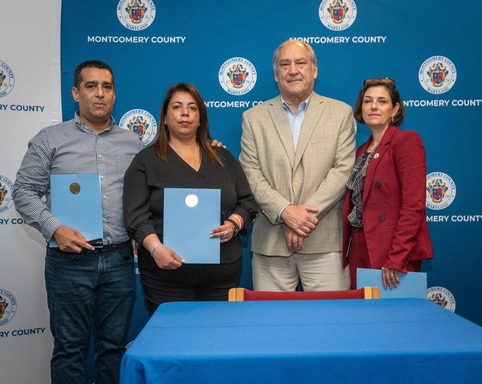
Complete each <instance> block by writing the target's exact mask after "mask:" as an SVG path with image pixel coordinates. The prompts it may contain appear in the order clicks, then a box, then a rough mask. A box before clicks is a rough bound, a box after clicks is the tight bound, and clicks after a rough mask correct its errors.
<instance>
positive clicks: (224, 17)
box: [0, 0, 482, 383]
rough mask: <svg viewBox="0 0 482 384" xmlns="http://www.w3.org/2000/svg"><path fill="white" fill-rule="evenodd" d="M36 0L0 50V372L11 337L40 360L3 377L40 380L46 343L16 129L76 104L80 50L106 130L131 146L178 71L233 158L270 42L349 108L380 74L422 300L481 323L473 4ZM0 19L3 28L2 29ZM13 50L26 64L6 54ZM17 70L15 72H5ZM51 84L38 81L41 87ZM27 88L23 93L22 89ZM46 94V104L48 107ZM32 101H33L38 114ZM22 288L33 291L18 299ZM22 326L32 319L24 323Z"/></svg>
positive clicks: (268, 90) (481, 124)
mask: <svg viewBox="0 0 482 384" xmlns="http://www.w3.org/2000/svg"><path fill="white" fill-rule="evenodd" d="M49 2H50V3H51V4H50V5H51V6H52V8H56V7H57V8H56V9H57V10H58V11H57V15H61V18H60V22H58V21H57V22H56V21H55V20H56V18H55V17H54V19H53V20H52V17H51V14H50V12H51V9H49V10H48V11H46V10H45V7H47V8H49V7H48V6H47V4H45V5H44V6H41V5H35V8H38V12H45V13H46V16H47V18H48V17H50V18H51V19H50V20H52V21H51V22H50V24H49V28H47V29H45V28H44V27H43V26H42V24H39V23H40V20H41V18H40V17H38V16H35V15H38V13H35V14H32V16H31V22H30V23H28V24H26V26H25V28H27V29H28V30H29V31H30V32H29V33H28V34H26V37H25V38H24V40H25V41H28V42H29V44H30V45H31V46H32V47H31V48H32V49H30V50H29V49H28V47H27V46H25V45H24V41H22V42H21V44H20V43H19V44H18V47H17V50H15V49H14V47H13V46H12V47H11V48H10V49H9V50H7V51H5V50H4V49H3V48H2V49H1V51H0V121H1V122H2V136H3V137H7V139H8V140H7V141H5V140H4V139H2V143H1V144H0V145H1V147H0V148H1V152H0V156H1V160H2V161H1V163H0V197H1V200H0V237H1V244H3V245H2V246H1V248H3V249H4V250H6V251H8V252H6V253H7V255H6V256H5V257H4V256H3V252H2V267H0V273H1V275H0V276H1V278H0V310H1V311H0V342H1V343H2V344H1V345H2V348H1V350H0V357H1V358H0V366H1V367H2V368H1V371H2V374H3V373H4V372H5V369H4V364H5V368H8V366H7V365H6V364H7V363H6V362H7V361H8V362H11V363H12V364H18V363H16V361H17V360H18V359H19V356H22V352H21V349H22V348H24V349H28V348H29V346H31V345H33V344H35V343H41V344H42V345H43V348H44V349H45V353H44V355H46V358H44V361H43V362H42V364H43V365H42V367H44V366H45V365H47V366H46V367H45V368H42V370H43V371H42V375H43V376H42V375H40V376H41V377H40V378H39V375H38V373H37V375H36V378H35V379H34V380H33V381H29V379H27V378H25V377H28V376H25V375H28V374H27V373H24V372H20V373H15V374H14V373H10V376H8V377H9V378H11V379H12V380H13V381H11V382H16V383H23V382H25V383H27V382H28V383H31V382H35V383H43V382H45V383H47V382H48V357H49V354H50V348H51V341H47V342H46V340H45V339H41V338H40V335H39V334H42V337H44V338H46V337H48V333H49V331H48V313H47V312H46V306H45V292H44V287H43V252H44V251H43V248H42V247H43V243H42V240H41V239H40V238H39V236H38V234H36V233H35V232H34V231H32V230H30V229H28V228H27V226H26V225H25V224H22V222H21V219H20V218H19V215H18V214H17V213H16V212H15V209H14V208H13V207H12V205H13V204H12V201H11V189H12V188H13V182H14V180H15V172H16V170H17V169H18V166H19V164H20V161H21V157H22V156H23V153H24V152H25V150H26V143H27V141H28V139H29V138H30V137H32V136H33V135H34V134H35V133H36V132H37V131H38V130H39V129H40V128H42V127H43V126H46V125H48V124H50V122H55V121H58V120H59V119H60V117H59V115H58V114H56V113H54V112H53V111H54V110H55V106H58V107H59V109H60V107H61V110H60V111H61V115H60V116H62V118H63V119H64V120H67V119H70V118H72V117H73V114H74V112H75V110H76V107H77V105H76V103H74V102H73V100H72V96H71V87H72V76H73V70H74V68H75V66H76V65H77V64H78V63H80V62H81V61H84V60H88V59H100V60H103V61H105V62H107V63H109V64H110V65H111V66H112V68H113V70H114V73H115V80H116V93H117V98H116V104H115V107H114V117H115V119H116V121H117V122H118V124H119V125H120V126H121V127H123V128H125V129H132V130H134V131H136V132H138V133H139V134H140V135H142V137H143V140H144V141H145V143H146V144H149V143H150V142H152V140H153V139H154V138H155V136H156V132H157V127H158V124H159V121H158V118H159V108H160V105H161V103H162V100H163V97H164V94H165V92H166V90H167V88H168V87H170V86H171V85H173V84H175V83H178V82H181V81H183V82H190V83H192V84H194V85H195V86H196V87H197V88H198V89H199V90H200V91H201V93H202V95H203V97H204V99H205V102H206V105H207V107H208V113H209V119H210V125H211V131H212V135H213V137H215V138H216V139H218V140H220V141H222V142H223V143H224V144H226V146H227V147H228V149H229V150H230V151H231V152H232V153H233V154H234V155H236V156H237V155H238V154H239V151H240V136H241V114H242V112H243V111H245V110H246V109H248V108H250V107H252V106H254V105H256V104H259V103H262V102H263V101H264V100H267V99H269V98H272V97H273V96H275V95H277V94H278V90H277V86H276V83H275V82H274V78H273V68H272V56H273V52H274V50H275V48H276V47H277V46H278V45H279V44H280V43H281V42H283V41H284V40H287V39H290V38H291V39H299V40H302V41H305V42H308V43H310V44H311V45H312V46H313V48H314V50H315V52H316V54H317V57H318V61H319V76H318V79H317V81H316V85H315V90H316V91H317V92H318V93H320V94H322V95H326V96H329V97H333V98H337V99H340V100H343V101H345V102H346V103H348V104H350V105H352V106H353V105H354V102H355V99H356V97H357V94H358V91H359V89H360V88H361V86H362V84H363V80H364V79H366V78H373V77H390V78H394V79H395V80H396V84H397V87H398V89H399V91H400V93H401V96H402V98H403V100H404V103H405V106H406V108H407V113H406V119H405V121H404V123H403V125H402V127H401V128H402V129H403V128H405V129H412V130H416V131H418V132H419V133H420V135H421V137H422V139H423V141H424V143H425V147H426V152H427V185H426V186H427V200H426V206H427V220H428V222H429V229H430V232H431V236H432V240H433V245H434V251H435V258H434V259H433V260H431V261H429V262H425V264H424V265H423V271H425V272H427V277H428V291H427V298H428V299H430V300H433V301H435V302H437V303H438V304H440V305H442V306H444V307H445V308H447V310H451V311H454V312H456V313H457V314H459V315H461V316H463V317H465V318H467V319H469V320H471V321H473V322H475V323H478V324H480V325H482V309H481V304H482V300H481V299H480V295H479V294H478V291H479V289H480V284H481V283H480V280H481V272H482V255H481V252H480V251H479V248H480V244H481V237H482V230H481V229H482V211H481V208H480V207H481V204H480V202H479V201H480V199H479V191H481V190H482V181H481V178H480V175H479V173H480V167H481V164H482V155H481V154H482V151H481V149H480V145H481V143H482V94H481V91H480V89H481V87H480V86H479V84H478V80H477V79H478V77H479V61H478V55H479V54H480V48H481V47H482V23H481V22H480V20H478V18H479V17H480V15H482V3H480V2H471V3H458V2H453V1H448V0H441V1H438V2H420V1H415V0H405V1H393V0H371V1H361V0H357V1H355V0H322V1H321V0H295V1H294V0H278V1H260V0H256V1H255V0H245V1H243V2H220V1H215V0H205V1H194V0H185V1H183V0H180V1H176V2H174V1H167V0H163V1H161V0H119V1H117V0H112V1H108V2H107V1H106V2H99V1H95V0H84V1H82V2H78V1H67V0H64V1H60V0H49ZM20 3H28V1H25V0H22V1H20ZM60 5H61V10H60ZM0 8H4V10H5V11H6V5H1V4H0ZM27 13H28V12H27V10H25V14H27ZM32 13H33V12H32ZM54 15H55V12H54ZM14 22H17V21H16V20H12V21H11V23H12V25H13V24H14ZM2 23H3V22H2ZM55 23H57V24H55ZM56 25H57V26H58V29H55V26H56ZM1 28H2V30H1V32H2V36H4V38H6V37H7V36H8V34H9V33H10V32H9V31H7V30H4V28H6V27H4V26H2V27H1ZM12 28H13V27H12ZM52 29H53V30H54V31H52ZM37 30H38V31H37ZM45 30H47V31H48V33H49V36H52V35H53V34H55V32H56V31H60V35H59V38H58V39H60V43H59V44H58V46H59V47H60V49H58V53H59V56H58V57H56V56H55V54H52V52H54V53H55V52H56V51H55V47H53V48H54V49H53V50H50V51H49V52H48V54H49V55H50V56H48V58H46V59H45V60H50V61H49V62H47V63H43V62H42V60H43V59H40V57H38V55H37V52H38V51H40V50H42V48H45V50H47V49H49V45H52V44H53V43H52V39H46V41H45V42H37V43H35V40H36V39H38V38H37V37H36V36H37V34H42V33H45ZM10 36H14V35H10ZM53 41H54V42H55V41H56V40H55V39H54V40H53ZM57 42H58V41H57ZM19 55H25V56H26V57H27V58H28V60H27V61H26V60H22V61H21V60H19V59H18V56H19ZM21 66H22V68H23V67H29V68H30V69H31V70H30V71H27V70H22V71H20V67H21ZM42 66H46V67H47V68H44V69H42ZM49 68H50V70H49ZM47 71H50V76H52V74H53V78H54V79H55V77H56V76H58V77H59V81H60V80H61V81H60V84H61V85H59V87H60V90H61V102H60V100H59V96H58V95H59V93H56V91H55V89H50V88H49V85H46V86H43V85H40V84H39V83H38V82H40V81H42V78H43V77H44V76H47V74H46V72H47ZM13 74H15V76H13ZM22 76H24V77H25V78H22ZM27 76H28V78H29V80H28V81H27V80H26V78H27ZM25 83H27V84H30V87H29V86H28V85H27V84H25ZM49 84H51V83H49ZM52 84H54V85H55V86H54V85H52ZM52 84H51V85H50V87H53V88H55V87H57V85H56V83H52ZM21 87H22V88H21ZM31 91H34V92H37V94H38V96H30V92H31ZM20 95H22V96H20ZM51 98H53V99H54V100H53V101H52V100H50V99H51ZM56 102H57V103H56ZM50 103H52V104H55V105H54V106H53V107H52V108H50V107H49V106H48V105H47V104H50ZM42 106H44V108H45V110H40V107H42ZM36 107H37V109H36ZM39 117H41V118H39ZM7 131H8V133H7ZM7 134H8V135H10V136H6V135H7ZM368 136H369V130H368V128H367V127H366V126H364V125H358V126H357V144H358V145H359V144H361V143H363V142H364V141H365V140H366V139H367V138H368ZM14 222H15V223H16V224H15V223H14ZM15 239H17V240H15ZM18 239H20V240H18ZM243 240H244V242H245V263H244V269H243V275H242V282H241V285H242V286H245V287H248V288H249V287H251V267H250V252H249V236H248V237H244V238H243ZM33 252H35V253H36V254H32V253H33ZM18 253H21V254H22V257H19V256H18ZM19 260H22V263H23V264H22V265H19V264H18V263H19ZM27 270H28V272H27ZM26 273H28V274H30V275H32V276H34V281H35V284H34V285H32V284H30V283H29V284H26V283H25V278H24V276H25V274H26ZM30 275H29V276H30ZM139 287H140V286H139ZM25 290H27V291H28V292H25ZM29 295H30V296H31V297H34V298H35V299H34V300H32V299H31V298H30V299H27V297H28V296H29ZM27 300H31V301H29V305H32V306H34V307H35V308H36V311H35V314H34V316H30V315H31V312H32V311H33V310H32V309H30V310H26V309H25V305H24V304H25V303H27ZM14 307H15V308H16V310H15V311H13V312H12V308H14ZM17 312H18V313H17ZM29 314H30V315H29ZM134 316H135V318H134V319H133V322H132V329H131V338H132V339H133V338H134V337H135V336H136V334H137V333H138V332H139V330H140V329H141V327H142V326H143V324H144V323H145V321H146V319H147V313H146V311H145V308H144V304H143V301H142V293H141V291H140V289H139V290H138V302H137V304H136V311H135V314H134ZM27 319H28V320H27ZM37 328H38V329H43V331H42V332H40V331H33V329H37ZM14 331H16V333H15V335H14ZM441 337H443V335H441ZM3 345H7V346H8V348H7V349H4V348H3ZM30 348H31V347H30ZM15 375H16V376H15ZM22 375H23V376H22ZM24 378H25V379H24Z"/></svg>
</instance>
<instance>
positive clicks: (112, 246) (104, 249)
mask: <svg viewBox="0 0 482 384" xmlns="http://www.w3.org/2000/svg"><path fill="white" fill-rule="evenodd" d="M131 244H132V243H131V240H127V241H124V242H123V243H118V244H106V245H104V246H102V248H97V249H94V250H93V251H89V250H88V249H85V248H84V249H83V250H82V252H81V253H105V252H112V251H115V250H116V249H119V248H124V247H127V246H128V245H131Z"/></svg>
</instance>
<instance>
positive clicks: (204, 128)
mask: <svg viewBox="0 0 482 384" xmlns="http://www.w3.org/2000/svg"><path fill="white" fill-rule="evenodd" d="M176 92H186V93H189V94H190V95H191V96H192V97H193V99H194V101H195V102H196V105H197V107H198V110H199V127H198V129H197V132H196V142H197V143H198V144H199V146H200V148H201V151H202V152H204V153H207V155H208V157H209V158H210V159H211V161H212V162H213V163H218V164H220V165H223V162H222V160H221V158H220V157H219V155H218V154H217V153H216V151H215V149H214V148H213V147H212V145H211V141H212V137H211V134H210V133H209V121H208V113H207V110H206V105H205V104H204V100H203V98H202V96H201V94H200V93H199V91H198V90H197V89H196V88H195V87H194V86H193V85H191V84H189V83H179V84H176V85H173V86H172V87H170V88H169V89H168V90H167V92H166V96H165V97H164V101H163V102H162V106H161V115H160V118H159V122H160V124H159V125H160V129H159V134H158V136H157V139H156V141H155V142H154V143H153V144H152V145H153V146H154V148H155V150H156V154H157V156H159V158H160V159H161V160H167V150H168V148H169V140H170V133H169V129H168V128H167V125H166V124H165V120H166V115H167V108H168V107H169V103H170V102H171V99H172V96H173V95H174V94H175V93H176Z"/></svg>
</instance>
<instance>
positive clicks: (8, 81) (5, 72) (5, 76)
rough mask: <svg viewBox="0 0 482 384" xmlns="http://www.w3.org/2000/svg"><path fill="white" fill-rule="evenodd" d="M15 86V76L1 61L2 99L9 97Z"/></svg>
mask: <svg viewBox="0 0 482 384" xmlns="http://www.w3.org/2000/svg"><path fill="white" fill-rule="evenodd" d="M14 85H15V75H14V74H13V71H12V68H10V67H9V66H8V64H7V63H5V62H4V61H2V60H0V97H4V96H7V95H8V94H9V93H10V92H12V89H13V87H14Z"/></svg>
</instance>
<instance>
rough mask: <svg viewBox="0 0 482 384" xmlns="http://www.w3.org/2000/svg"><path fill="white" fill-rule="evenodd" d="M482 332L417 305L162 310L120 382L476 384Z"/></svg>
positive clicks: (132, 351) (271, 304)
mask: <svg viewBox="0 0 482 384" xmlns="http://www.w3.org/2000/svg"><path fill="white" fill-rule="evenodd" d="M481 377H482V327H480V326H478V325H476V324H474V323H472V322H470V321H468V320H466V319H464V318H462V317H460V316H458V315H456V314H454V313H452V312H450V311H448V310H446V309H444V308H442V307H440V306H438V305H436V304H434V303H432V302H430V301H428V300H424V299H380V300H319V301H267V302H261V301H252V302H183V303H181V302H180V303H166V304H163V305H161V306H160V307H159V308H158V310H157V311H156V313H155V314H154V315H153V316H152V317H151V319H150V320H149V321H148V323H147V324H146V326H145V327H144V329H143V330H142V331H141V333H140V334H139V336H138V337H137V338H136V340H135V341H134V342H133V344H132V345H131V346H130V347H129V349H128V350H127V351H126V353H125V355H124V358H123V360H122V368H121V384H143V383H176V384H183V383H209V384H216V383H223V384H224V383H226V384H231V383H245V384H251V383H273V384H274V383H276V384H282V383H350V384H353V383H363V384H366V383H390V384H394V383H424V384H427V383H434V384H441V383H450V384H453V383H476V382H480V380H481Z"/></svg>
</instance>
